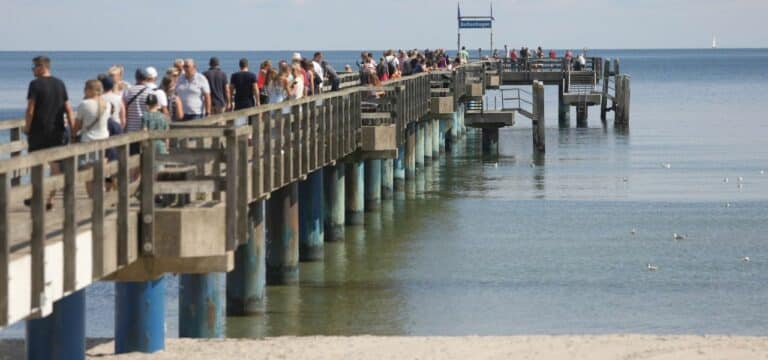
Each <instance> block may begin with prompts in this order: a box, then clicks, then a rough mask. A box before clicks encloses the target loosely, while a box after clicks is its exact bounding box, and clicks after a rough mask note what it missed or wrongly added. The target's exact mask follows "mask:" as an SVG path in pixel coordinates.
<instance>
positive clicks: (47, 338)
mask: <svg viewBox="0 0 768 360" xmlns="http://www.w3.org/2000/svg"><path fill="white" fill-rule="evenodd" d="M26 330H27V334H26V336H27V359H30V360H38V359H40V360H43V359H61V360H69V359H73V360H74V359H84V358H85V290H79V291H76V292H74V293H72V294H70V295H68V296H67V297H65V298H63V299H60V300H59V301H56V302H55V303H53V313H51V314H50V315H48V316H46V317H44V318H41V319H34V320H28V321H27V329H26Z"/></svg>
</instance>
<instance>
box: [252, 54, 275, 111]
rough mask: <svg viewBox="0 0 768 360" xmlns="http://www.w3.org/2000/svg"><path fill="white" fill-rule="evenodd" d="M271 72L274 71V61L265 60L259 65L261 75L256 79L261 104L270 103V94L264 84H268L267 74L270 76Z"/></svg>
mask: <svg viewBox="0 0 768 360" xmlns="http://www.w3.org/2000/svg"><path fill="white" fill-rule="evenodd" d="M270 72H272V61H270V60H264V61H263V62H262V63H261V65H259V75H258V79H257V80H256V82H257V83H258V85H259V103H261V104H268V103H269V94H267V90H266V88H265V87H264V84H266V81H267V76H269V73H270Z"/></svg>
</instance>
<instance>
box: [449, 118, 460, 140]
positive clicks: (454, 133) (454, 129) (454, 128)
mask: <svg viewBox="0 0 768 360" xmlns="http://www.w3.org/2000/svg"><path fill="white" fill-rule="evenodd" d="M458 138H459V111H456V112H454V113H453V117H452V118H451V141H453V142H455V141H456V140H457V139H458Z"/></svg>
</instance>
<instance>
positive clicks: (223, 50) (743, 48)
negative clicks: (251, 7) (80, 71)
mask: <svg viewBox="0 0 768 360" xmlns="http://www.w3.org/2000/svg"><path fill="white" fill-rule="evenodd" d="M390 49H392V50H394V49H395V48H387V49H361V48H358V49H278V50H266V49H257V50H253V49H250V50H248V49H201V50H190V49H172V50H138V49H134V50H114V49H108V50H93V49H85V50H84V49H79V50H77V49H48V50H41V49H14V50H6V49H0V52H46V51H49V52H157V53H161V52H215V51H219V52H290V51H320V52H323V51H333V52H336V51H366V50H367V51H384V50H390ZM396 49H397V50H400V49H402V50H412V48H410V47H408V48H403V47H400V48H396ZM416 49H418V50H423V49H430V50H432V49H445V50H449V51H453V50H455V49H453V48H448V47H426V48H416ZM481 49H483V48H481ZM509 49H513V48H512V47H510V48H509ZM514 49H517V47H514ZM544 49H545V50H566V49H567V48H544ZM568 49H576V50H577V51H578V50H581V49H583V47H582V48H576V47H573V48H568ZM586 49H587V50H588V51H596V50H765V49H768V47H720V46H718V47H717V48H714V49H713V48H711V47H668V48H667V47H659V48H602V47H597V48H590V47H587V48H586ZM467 50H469V51H470V52H472V51H475V50H477V49H474V48H472V49H467ZM483 50H484V51H487V49H483ZM495 50H503V47H502V48H498V49H495Z"/></svg>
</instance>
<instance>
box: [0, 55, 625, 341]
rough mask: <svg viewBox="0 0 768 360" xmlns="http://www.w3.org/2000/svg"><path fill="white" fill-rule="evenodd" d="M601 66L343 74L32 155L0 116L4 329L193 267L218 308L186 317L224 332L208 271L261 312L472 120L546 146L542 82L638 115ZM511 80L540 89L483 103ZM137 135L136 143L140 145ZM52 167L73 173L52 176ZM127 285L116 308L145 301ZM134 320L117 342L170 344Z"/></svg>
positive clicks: (191, 272) (18, 123)
mask: <svg viewBox="0 0 768 360" xmlns="http://www.w3.org/2000/svg"><path fill="white" fill-rule="evenodd" d="M591 64H592V65H591V67H590V68H589V69H588V70H586V71H581V72H570V71H567V70H566V69H564V68H563V66H564V65H563V62H562V61H560V62H558V61H554V62H544V64H543V66H541V67H538V66H537V69H540V70H537V71H530V70H524V69H520V68H516V67H514V66H513V64H511V63H509V62H506V61H484V62H477V63H471V64H468V65H465V66H462V67H460V68H459V69H457V70H455V71H453V72H450V71H436V72H431V73H423V74H418V75H414V76H408V77H405V78H402V79H398V80H393V81H388V82H386V83H385V84H384V85H383V86H380V87H376V88H374V87H370V86H360V85H359V78H358V76H357V75H356V74H355V75H347V76H345V77H344V79H343V83H342V90H340V91H336V92H326V93H323V94H320V95H316V96H312V97H306V98H303V99H300V100H291V101H287V102H284V103H279V104H270V105H264V106H260V107H257V108H252V109H245V110H240V111H236V112H229V113H225V114H221V115H215V116H209V117H206V118H204V119H200V120H195V121H189V122H183V123H173V124H172V129H171V130H169V131H166V132H135V133H128V134H125V135H121V136H117V137H113V138H110V139H107V140H103V141H96V142H90V143H81V144H73V145H69V146H64V147H59V148H54V149H47V150H43V151H37V152H33V153H26V152H25V150H26V142H25V141H24V140H23V137H22V136H21V128H22V127H23V124H24V121H23V119H21V120H8V121H4V122H1V123H0V131H7V132H9V133H10V136H9V139H10V141H9V142H8V143H6V144H2V145H0V152H2V154H4V156H6V157H7V159H5V160H0V328H1V327H4V326H7V325H10V324H13V323H15V322H18V321H20V320H25V319H49V318H51V317H55V316H59V315H60V313H65V312H67V310H61V311H57V310H56V306H57V305H56V304H59V303H62V299H66V298H68V297H71V296H72V294H77V293H80V290H81V289H83V288H85V287H87V286H88V285H90V284H91V283H93V282H96V281H103V280H107V281H117V282H118V283H119V284H120V283H122V284H133V285H130V286H138V287H140V288H141V289H139V290H130V289H132V288H130V287H122V288H121V287H118V289H123V290H120V291H118V294H123V293H126V294H133V295H130V296H133V297H130V298H131V299H133V298H137V297H136V296H137V295H136V294H137V293H136V291H139V292H141V293H140V294H144V296H149V295H146V294H149V291H150V290H148V289H149V288H150V287H151V286H152V285H151V284H152V282H153V281H158V279H159V278H160V277H161V276H162V275H163V274H164V273H178V274H187V275H185V276H189V277H188V278H183V279H182V283H183V284H186V285H185V286H183V287H184V289H185V290H184V291H189V293H185V294H184V295H185V296H180V298H183V299H182V301H191V302H192V303H190V305H189V306H193V307H192V308H194V306H198V305H199V304H207V305H205V306H207V307H208V308H207V310H203V309H202V308H198V311H208V313H207V314H208V315H207V316H202V315H200V316H197V317H194V318H193V319H192V318H191V319H187V320H188V321H189V322H190V323H194V326H190V327H199V331H192V332H190V333H187V334H186V335H187V336H219V335H221V334H220V331H221V329H220V325H221V323H220V322H221V321H223V320H222V319H220V318H223V312H222V311H221V309H222V308H223V307H224V305H223V301H221V299H219V298H218V296H222V295H217V294H213V295H211V294H210V293H206V295H201V294H203V293H204V292H205V291H208V290H206V289H209V288H211V287H212V286H211V284H210V283H208V281H213V280H211V279H208V278H206V277H205V276H206V274H211V273H225V272H227V273H229V275H228V283H227V289H228V290H227V296H228V299H227V301H226V303H227V304H228V308H227V312H228V313H230V314H247V313H250V312H254V311H255V310H254V306H253V303H254V301H258V300H259V298H260V297H261V296H263V286H264V282H265V281H266V282H268V283H291V282H295V281H297V280H298V261H299V260H300V259H302V260H310V261H311V260H318V259H321V258H322V257H321V256H320V255H321V254H322V242H323V241H337V240H340V239H343V227H344V224H345V223H346V224H359V223H361V222H362V221H363V220H362V219H363V217H362V212H363V211H366V210H368V211H375V210H376V209H377V204H378V203H380V201H381V200H382V199H385V200H386V199H391V198H392V197H391V196H392V195H391V194H392V191H393V189H395V188H397V187H398V186H401V185H398V184H402V183H403V182H405V181H406V179H411V178H413V177H414V176H415V174H416V173H417V172H418V171H422V170H421V169H422V168H423V167H424V166H427V165H429V163H430V162H433V161H435V160H436V159H437V158H438V157H440V156H441V154H444V153H446V152H447V151H448V150H446V149H450V146H451V144H452V143H455V142H456V141H457V140H458V138H459V137H461V136H462V135H463V134H464V127H465V126H469V127H480V128H483V129H491V130H495V131H496V134H495V137H494V136H493V133H489V135H488V137H489V140H488V142H489V144H490V143H491V142H495V143H498V128H499V127H503V126H512V125H514V124H515V114H516V113H517V114H520V115H523V116H525V117H527V118H530V119H531V120H532V121H533V124H534V130H533V135H532V136H533V138H534V151H540V152H543V151H544V117H543V111H544V105H543V104H544V103H543V88H544V86H545V85H557V86H561V87H563V88H564V89H565V92H564V93H562V94H561V97H562V101H563V103H565V104H569V105H573V104H576V106H579V104H586V105H587V106H589V105H601V106H602V109H603V111H602V114H603V115H604V114H605V113H606V112H607V111H610V110H613V111H615V112H616V124H617V125H618V124H620V123H621V124H625V125H626V124H628V120H629V78H628V77H627V76H624V75H620V74H619V73H618V66H616V67H615V68H614V69H615V71H608V70H607V69H608V66H607V64H608V63H607V62H606V64H605V67H604V64H603V61H602V60H601V59H599V58H594V59H592V61H591ZM617 64H618V63H617ZM603 69H605V72H603ZM586 78H588V79H589V81H590V82H591V84H592V87H593V88H594V87H595V86H596V84H597V81H599V80H601V79H602V81H603V84H604V86H603V88H602V89H603V90H602V91H601V92H599V93H598V94H596V95H593V94H592V92H591V91H590V92H589V95H588V96H587V97H586V100H585V98H582V97H579V96H578V95H575V94H573V93H572V92H571V91H572V89H573V90H575V89H577V88H578V86H581V84H583V83H584V82H585V80H584V79H586ZM608 79H613V81H612V82H611V84H615V85H610V86H608ZM510 85H515V86H532V91H531V92H525V91H522V92H521V91H520V90H518V92H517V96H516V101H517V106H516V107H510V108H504V107H503V106H502V108H499V109H489V110H487V109H486V105H487V104H483V99H484V96H485V94H486V90H488V89H491V90H494V89H500V90H501V91H506V90H504V88H505V87H506V86H510ZM612 89H613V90H614V92H613V93H611V94H609V90H612ZM373 93H383V96H380V97H375V96H372V94H373ZM526 96H530V98H529V99H528V100H526V98H525V97H526ZM609 101H610V102H612V105H611V106H608V102H609ZM478 102H479V103H480V107H479V108H478V107H477V104H478ZM524 104H525V105H524ZM465 121H466V123H465ZM484 131H485V130H484ZM485 137H486V135H485V134H484V139H485ZM166 139H168V140H171V141H172V143H174V144H177V145H176V146H172V147H171V148H170V149H169V150H170V153H169V154H166V155H163V154H156V153H155V147H154V141H156V140H166ZM484 142H485V141H484ZM134 144H136V145H138V146H140V148H141V152H140V154H134V155H132V154H131V153H130V151H129V148H130V147H131V145H134ZM108 149H116V150H117V153H118V154H119V156H118V160H116V161H112V162H108V163H103V162H95V163H94V165H93V166H92V167H90V168H87V169H79V168H78V166H77V164H78V157H80V156H84V155H86V154H91V153H96V154H97V155H99V156H100V157H103V156H104V152H105V151H106V150H108ZM51 162H59V163H60V164H61V165H62V169H63V172H62V173H61V174H58V175H50V174H49V172H48V170H47V168H48V164H49V163H51ZM107 177H111V178H112V179H114V181H115V182H116V186H115V188H114V189H109V191H107V190H108V189H105V188H104V187H101V186H95V187H93V192H92V194H91V195H90V196H89V195H88V194H87V193H86V190H85V187H86V183H88V182H91V181H92V180H94V179H96V182H97V183H100V182H101V179H104V178H107ZM54 190H55V191H57V194H58V195H57V197H56V205H55V206H54V208H53V209H52V210H50V211H47V210H46V209H45V198H46V197H47V194H48V193H49V192H51V191H54ZM314 195H317V198H314V197H313V196H314ZM320 195H322V196H320ZM25 199H31V202H30V204H29V205H30V206H26V205H25V204H24V200H25ZM265 228H266V229H269V231H266V230H265ZM266 233H268V235H265V234H266ZM318 254H320V255H318ZM249 264H250V265H249ZM230 282H231V283H230ZM137 284H138V285H137ZM126 286H128V285H126ZM192 289H195V290H192ZM230 290H231V291H230ZM121 291H123V292H121ZM118 296H120V295H118ZM125 296H126V298H123V299H122V302H121V304H123V305H118V309H116V312H120V311H139V312H140V311H142V310H137V309H134V307H135V306H134V307H131V306H130V305H131V304H130V301H128V300H126V299H128V298H129V297H128V296H129V295H125ZM201 296H204V297H206V296H207V297H206V298H205V299H204V300H207V302H202V300H201V299H200V298H199V297H201ZM126 302H129V304H127V305H126ZM196 304H197V305H196ZM62 306H63V305H62ZM123 306H125V307H123ZM180 306H182V309H180V313H182V312H183V311H182V310H183V306H184V305H180ZM124 309H129V310H124ZM57 314H59V315H57ZM134 315H135V316H136V317H138V318H141V319H144V318H143V317H142V316H147V315H146V314H132V315H131V316H134ZM132 319H133V318H131V319H129V320H126V321H123V322H120V321H118V323H119V324H118V326H122V325H120V324H123V323H126V322H127V323H130V322H131V321H132ZM144 320H146V321H148V322H150V320H149V319H144ZM137 321H138V320H137ZM152 321H157V320H156V319H155V320H152ZM129 325H130V324H128V325H125V326H129ZM131 326H133V325H131ZM147 326H148V327H147V329H149V328H150V326H149V325H147ZM147 329H144V331H146V332H147V333H151V331H149V330H147ZM47 330H49V331H54V330H51V329H47ZM136 331H139V330H136ZM136 331H134V332H133V333H132V332H131V330H130V329H126V328H123V329H119V331H118V330H116V332H117V333H119V334H121V335H120V336H116V337H118V339H117V342H118V348H119V350H120V351H147V352H151V351H155V350H157V349H158V348H157V347H158V346H160V347H161V346H162V341H160V342H159V343H160V345H157V342H155V343H153V344H154V345H152V344H150V343H145V342H142V341H138V340H136V338H135V337H137V336H139V335H138V334H136V333H135V332H136ZM153 331H159V330H157V329H155V330H153ZM54 334H56V333H55V331H54ZM51 336H54V335H51ZM182 336H184V335H183V334H182ZM132 340H136V341H132Z"/></svg>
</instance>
